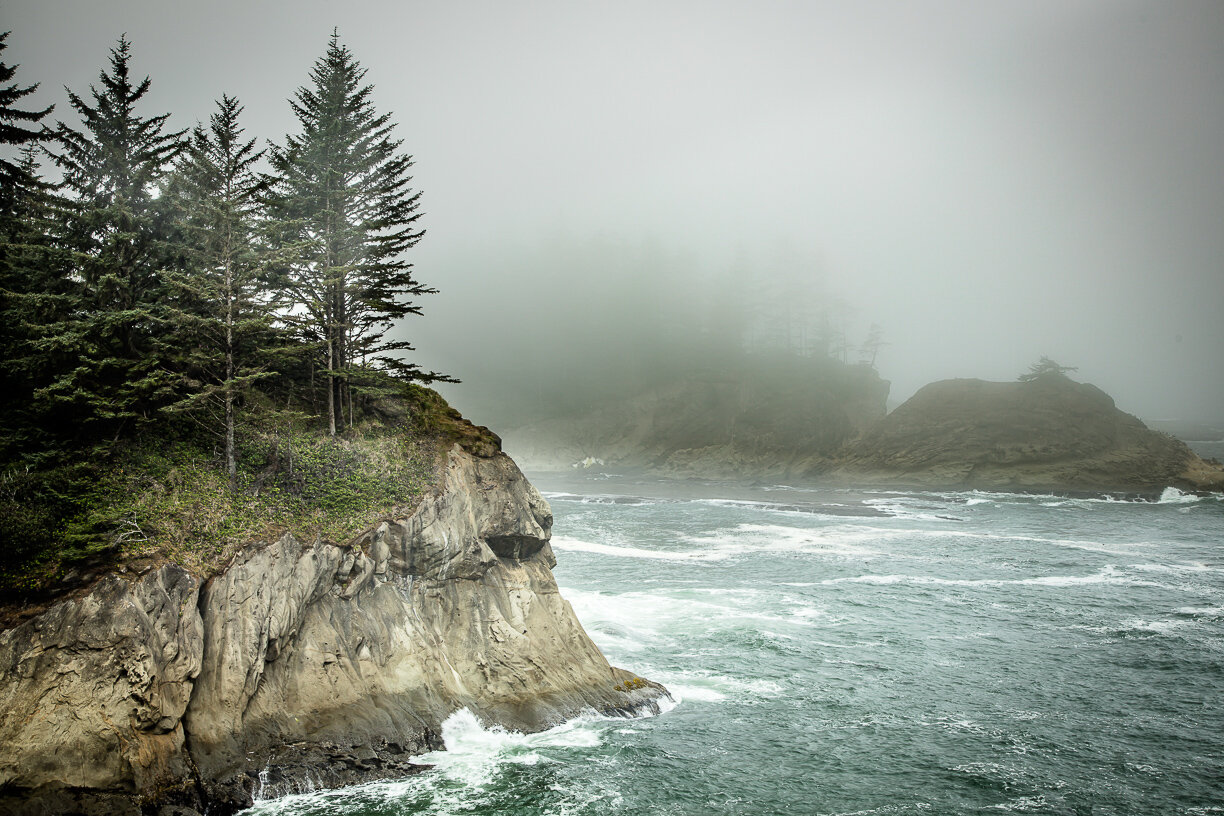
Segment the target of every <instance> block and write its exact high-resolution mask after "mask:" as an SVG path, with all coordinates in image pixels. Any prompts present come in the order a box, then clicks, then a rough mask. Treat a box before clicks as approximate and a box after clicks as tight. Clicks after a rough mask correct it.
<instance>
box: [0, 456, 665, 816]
mask: <svg viewBox="0 0 1224 816" xmlns="http://www.w3.org/2000/svg"><path fill="white" fill-rule="evenodd" d="M551 527H552V513H551V510H550V509H549V507H548V503H547V502H546V501H544V499H543V498H542V497H541V496H540V495H539V493H538V492H537V491H536V490H535V488H534V487H532V486H531V484H530V483H529V482H528V481H527V480H526V479H525V478H524V477H523V476H522V474H521V473H520V472H519V470H518V468H517V467H516V466H515V465H514V463H513V462H512V461H511V460H510V459H509V458H508V457H506V456H505V455H503V454H500V453H496V454H494V455H491V456H481V457H478V456H473V455H471V454H469V453H467V452H465V451H464V450H462V449H461V448H459V447H458V446H456V447H455V448H454V450H452V451H451V452H450V454H449V456H448V459H447V462H446V465H445V468H444V471H443V473H442V475H441V479H440V481H439V484H438V485H437V486H436V488H435V489H434V490H433V491H432V492H431V493H430V494H429V495H428V496H427V497H426V498H425V499H424V501H423V502H422V504H421V505H420V506H419V507H418V508H417V509H416V511H415V512H414V513H413V514H412V515H411V516H409V517H407V518H396V519H387V520H385V521H384V522H383V523H381V524H379V525H378V526H376V527H374V528H371V529H369V530H366V531H365V532H363V533H362V534H361V535H359V536H357V537H356V538H355V539H353V540H352V541H351V542H349V543H347V544H345V545H338V544H335V543H331V542H326V541H314V542H309V543H307V542H302V541H299V540H298V539H296V538H294V537H293V536H292V535H289V534H286V535H284V536H282V537H281V538H280V539H279V540H277V541H275V542H272V543H269V544H264V545H260V546H251V547H249V548H247V549H246V550H244V551H242V552H241V553H239V554H238V555H237V556H236V557H235V558H234V559H233V561H232V562H231V563H230V564H229V565H228V566H227V567H226V568H225V569H224V570H222V571H221V572H220V573H219V574H217V575H215V576H213V577H212V578H211V579H209V580H208V581H206V582H201V580H200V579H199V578H198V577H197V576H194V575H192V574H190V573H188V572H187V571H185V570H183V569H182V568H180V567H177V566H174V565H166V566H163V567H161V568H159V569H156V570H153V571H150V572H148V573H146V574H145V575H143V576H139V577H135V578H132V577H124V576H119V575H112V576H110V577H108V578H106V579H104V580H103V581H102V582H101V583H99V584H98V585H97V586H96V587H95V588H94V589H93V590H92V591H91V592H90V593H88V594H87V595H85V596H84V597H82V598H79V599H74V600H67V601H64V602H61V603H60V604H57V605H55V606H52V607H51V608H49V609H48V610H46V611H45V612H44V613H42V614H41V615H38V616H36V617H34V618H31V619H30V620H28V621H26V622H24V623H23V624H21V625H20V626H17V627H15V628H13V629H9V630H6V631H4V632H3V633H0V679H2V681H3V682H2V684H0V790H2V791H3V793H0V805H3V806H4V807H5V808H6V809H7V810H11V811H14V812H18V813H20V812H30V813H58V812H85V813H94V812H97V813H102V812H106V813H128V812H130V813H138V812H140V811H141V809H142V808H145V809H147V808H148V807H149V806H152V805H154V804H159V803H170V802H174V803H180V804H186V805H189V806H196V807H199V806H201V805H202V804H203V803H207V805H208V807H209V812H210V813H219V812H228V811H232V810H234V809H237V808H239V807H242V806H245V805H246V804H248V803H249V802H250V801H251V799H252V797H253V796H255V795H259V794H260V792H263V794H265V795H268V794H271V793H287V792H290V791H292V790H294V789H295V788H296V787H298V786H302V787H305V786H318V785H320V784H323V785H340V784H350V783H353V782H358V781H362V780H366V779H373V778H380V777H388V776H398V775H403V774H405V773H408V772H411V771H412V770H413V768H414V767H415V766H410V765H409V764H408V763H407V759H408V758H409V757H410V756H412V755H414V754H418V753H421V752H424V751H428V750H432V749H435V748H437V747H440V746H439V737H438V734H439V733H440V727H441V723H442V721H443V720H444V719H445V718H446V717H447V716H448V715H449V714H451V713H452V712H454V711H456V710H458V709H460V708H465V707H466V708H468V709H470V710H471V711H472V712H473V713H475V714H476V715H477V716H478V717H480V718H481V719H482V720H484V721H485V722H488V723H497V724H500V725H503V726H505V727H508V728H513V729H519V730H533V729H539V728H543V727H547V726H548V725H550V724H553V723H556V722H559V721H561V720H563V719H566V718H568V717H571V716H573V715H575V714H577V713H578V712H580V711H582V710H584V709H596V710H602V711H608V712H612V711H626V710H630V709H633V708H638V707H642V706H646V707H649V706H657V703H656V702H655V701H656V700H657V699H658V698H659V697H660V696H661V695H663V694H665V693H666V692H665V691H664V690H663V689H662V688H661V687H659V686H657V685H655V684H653V683H646V684H644V685H641V686H638V685H637V684H632V687H631V686H630V684H627V683H626V682H625V681H626V680H627V679H630V678H632V677H633V675H631V674H629V673H627V672H624V671H622V670H619V669H614V668H612V667H611V666H609V665H608V663H607V661H606V659H605V658H604V657H603V655H602V654H601V653H600V652H599V650H598V648H596V647H595V645H594V643H592V642H591V640H590V639H589V638H588V637H587V635H586V633H585V632H584V631H583V630H582V627H581V625H580V624H579V622H578V620H577V619H576V617H575V616H574V614H573V611H572V609H571V608H570V606H569V604H567V603H566V602H565V601H564V600H563V599H562V598H561V596H560V594H559V593H558V591H557V587H556V583H555V581H554V579H553V577H552V572H551V568H552V567H553V566H554V565H555V563H556V562H555V559H554V557H553V553H552V549H551V547H550V546H549V544H548V541H549V537H550V534H551ZM618 686H619V688H618ZM626 689H628V690H626Z"/></svg>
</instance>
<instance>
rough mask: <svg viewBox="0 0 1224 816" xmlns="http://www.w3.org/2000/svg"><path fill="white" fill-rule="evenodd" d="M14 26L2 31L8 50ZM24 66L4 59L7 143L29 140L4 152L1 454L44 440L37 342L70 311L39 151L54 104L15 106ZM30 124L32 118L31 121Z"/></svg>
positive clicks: (1, 76)
mask: <svg viewBox="0 0 1224 816" xmlns="http://www.w3.org/2000/svg"><path fill="white" fill-rule="evenodd" d="M8 35H9V32H4V33H3V34H0V51H3V50H4V49H5V48H6V47H7V42H6V40H7V39H8ZM17 67H18V66H15V65H12V66H10V65H8V64H6V63H4V62H0V83H5V84H3V85H2V86H0V145H14V146H17V145H19V146H21V151H20V159H19V161H17V162H11V161H8V160H6V159H3V158H0V347H3V349H4V354H3V355H0V383H2V384H3V385H2V386H0V414H2V415H3V416H4V417H5V428H6V430H5V433H4V434H3V436H2V438H0V457H3V458H4V459H5V460H9V459H11V458H13V457H14V456H15V455H17V454H28V453H30V452H31V451H34V450H36V449H38V448H39V447H44V446H45V445H43V444H42V443H44V441H45V440H44V437H45V432H46V430H47V429H46V422H45V421H44V420H45V419H46V418H44V417H40V416H37V415H35V414H33V413H32V411H31V401H32V400H31V398H32V395H33V392H34V389H35V388H36V387H38V386H40V385H43V384H45V377H46V372H47V371H49V370H50V369H51V367H52V363H53V361H52V360H51V359H50V358H49V357H48V356H47V355H46V354H45V353H43V352H42V351H41V350H40V349H39V348H37V347H36V346H35V341H36V340H37V339H39V337H40V335H41V332H42V327H43V326H44V325H45V324H46V323H48V322H54V321H55V319H56V318H57V316H58V315H59V314H62V308H61V307H62V306H63V303H62V300H63V298H62V292H61V291H59V289H60V287H59V286H58V285H57V284H58V283H59V282H60V281H62V280H63V279H64V277H65V276H64V272H63V270H64V268H65V267H64V263H63V261H64V258H63V254H62V253H61V252H59V251H57V248H56V247H55V246H54V244H53V242H52V241H51V240H50V238H49V236H48V233H49V231H50V220H49V216H50V214H51V212H52V209H53V206H54V202H55V197H54V195H53V193H52V185H50V184H49V183H47V182H46V181H44V180H42V178H41V176H40V173H39V166H38V156H39V151H40V148H41V145H42V143H43V142H44V141H46V139H47V138H48V134H47V131H46V129H45V128H43V127H41V125H40V126H39V127H38V129H34V127H32V126H34V125H39V123H40V122H41V120H42V119H43V118H44V117H46V116H47V115H48V114H49V113H50V112H51V111H52V109H53V108H54V106H49V107H46V108H43V109H42V110H33V111H31V110H22V109H20V108H17V107H15V105H17V104H18V103H19V102H20V100H21V99H23V98H24V97H26V96H28V95H29V94H31V93H33V92H34V91H35V90H36V89H37V88H38V85H37V84H35V85H28V86H25V87H22V86H20V85H19V84H18V83H16V82H13V81H12V80H13V78H14V77H15V76H16V72H17ZM25 125H29V126H25Z"/></svg>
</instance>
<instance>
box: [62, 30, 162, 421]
mask: <svg viewBox="0 0 1224 816" xmlns="http://www.w3.org/2000/svg"><path fill="white" fill-rule="evenodd" d="M130 60H131V46H130V44H129V43H128V41H127V39H126V38H120V40H119V43H118V45H117V46H116V47H115V48H113V49H112V50H111V54H110V70H109V71H103V72H102V73H101V74H100V76H99V82H100V85H94V86H91V87H90V93H89V95H88V97H83V96H81V95H78V94H76V93H74V92H72V91H69V92H68V101H69V104H70V105H71V106H72V108H73V109H74V110H75V111H76V112H77V114H78V115H79V116H80V118H81V122H82V127H81V128H80V129H77V128H75V127H72V126H70V125H68V124H65V123H63V122H58V123H57V126H56V128H55V141H56V142H57V143H58V149H57V150H56V151H55V152H53V153H52V159H53V161H54V162H55V164H56V165H58V166H59V168H60V170H61V171H62V172H63V185H62V186H63V190H64V191H65V192H66V193H67V194H68V197H67V206H66V207H65V210H64V212H63V217H62V218H61V219H60V224H59V227H60V229H59V235H58V236H57V238H58V239H59V240H60V241H61V242H62V243H63V245H64V246H66V247H67V248H68V249H70V250H71V251H72V253H73V258H74V266H75V269H74V271H73V272H72V280H71V283H72V286H71V287H70V289H71V293H72V296H73V297H74V298H75V303H74V304H73V307H72V308H71V309H70V310H69V311H68V314H67V315H66V316H65V318H64V319H63V320H62V321H61V322H60V323H59V324H58V325H54V326H50V327H48V329H49V331H48V332H47V335H46V337H45V338H44V341H43V346H44V348H46V349H48V350H49V351H50V350H55V351H57V352H59V353H61V354H62V355H66V356H68V357H70V358H72V359H73V362H72V364H70V365H68V366H66V367H65V368H64V369H62V370H60V371H57V372H56V375H55V377H54V380H53V381H52V382H51V383H50V384H49V385H48V386H47V387H46V388H44V389H42V390H41V392H40V396H41V397H42V398H44V399H45V400H46V401H47V402H48V403H49V404H50V405H53V406H65V405H67V406H71V408H72V409H73V410H74V411H75V412H76V413H77V415H78V416H79V418H80V421H81V422H82V423H84V424H85V425H91V424H101V425H103V426H105V427H107V428H111V429H113V430H119V429H121V428H122V427H123V426H124V425H125V424H128V423H130V422H132V421H135V420H147V419H150V418H152V416H153V415H154V412H155V411H156V410H157V408H158V407H159V406H160V405H162V404H164V403H165V401H166V400H167V399H168V398H169V396H170V394H171V389H172V377H170V376H169V375H168V372H167V371H166V370H165V366H164V365H163V353H164V344H165V342H166V337H165V332H164V329H165V325H164V319H163V318H164V314H163V312H164V304H165V296H166V285H165V276H164V275H163V273H162V270H163V269H164V268H165V267H166V266H167V265H168V264H169V261H170V257H171V255H172V251H173V250H172V247H171V246H170V244H169V240H168V239H169V235H170V215H171V214H170V212H169V208H168V207H167V206H166V203H165V202H164V201H163V200H161V199H160V197H159V193H160V185H161V183H162V181H163V180H164V178H165V176H166V174H167V172H168V171H169V170H170V167H171V162H172V161H173V160H174V158H175V157H176V156H177V155H178V153H179V151H180V150H181V148H182V136H183V131H167V129H166V120H167V119H168V118H169V114H161V115H157V116H143V115H141V114H140V113H139V112H138V109H137V107H138V103H140V101H141V100H142V98H143V97H144V95H145V94H146V93H147V92H148V90H149V79H148V77H145V78H144V79H143V80H141V81H139V82H133V79H132V75H131V69H130V66H129V61H130Z"/></svg>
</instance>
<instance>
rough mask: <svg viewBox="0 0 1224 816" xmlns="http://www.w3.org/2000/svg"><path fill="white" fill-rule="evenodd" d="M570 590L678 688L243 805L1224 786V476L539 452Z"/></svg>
mask: <svg viewBox="0 0 1224 816" xmlns="http://www.w3.org/2000/svg"><path fill="white" fill-rule="evenodd" d="M533 481H535V482H536V484H537V485H538V486H540V487H541V489H542V490H544V491H545V495H546V497H547V498H548V499H549V501H550V503H551V505H552V508H553V512H554V514H555V518H556V521H555V525H554V528H553V534H554V539H553V547H554V550H555V551H556V554H557V560H558V564H557V568H556V571H555V574H556V577H557V580H558V582H559V584H560V585H561V591H562V595H563V596H564V597H565V598H567V599H568V600H569V601H570V603H571V604H572V605H573V607H574V609H575V611H576V612H577V614H578V617H579V619H580V620H581V621H582V623H583V625H584V626H585V627H586V629H587V631H588V633H589V634H590V635H591V637H592V638H593V639H594V640H595V642H596V643H597V644H598V645H599V646H600V648H601V649H602V650H603V651H604V653H605V654H606V655H607V656H608V658H609V659H610V660H611V661H612V663H613V664H614V665H619V666H622V667H624V668H628V669H630V670H632V671H635V672H637V673H638V674H640V675H641V676H643V677H648V678H650V679H652V680H657V681H659V682H661V683H663V684H665V685H666V686H667V687H668V688H669V689H670V690H671V692H672V694H673V696H674V698H675V699H674V702H673V703H670V704H669V705H668V706H666V707H665V709H666V710H665V711H664V713H662V714H660V715H657V716H653V717H645V718H640V719H614V718H605V717H600V716H596V715H590V716H585V717H579V718H578V719H575V720H573V721H571V722H567V723H565V724H564V725H561V726H559V727H557V728H554V729H552V730H550V731H546V732H544V733H540V734H530V735H523V734H515V733H507V732H503V731H500V730H498V729H485V728H482V727H481V726H480V724H479V723H478V722H477V721H476V720H475V718H473V717H472V716H471V714H470V713H468V712H466V711H460V712H457V713H456V714H454V715H453V716H452V717H451V718H450V719H449V720H448V721H447V722H446V724H445V727H444V738H445V742H446V746H447V750H446V751H444V752H437V753H434V754H430V755H427V756H424V757H422V758H421V761H422V762H424V763H428V764H432V765H434V768H433V769H432V770H430V771H427V772H425V773H422V774H420V775H417V776H413V777H411V778H408V779H405V780H402V781H394V782H383V783H375V784H369V785H363V786H359V787H354V788H347V789H343V790H338V791H327V792H319V793H309V794H303V795H298V796H290V797H286V798H282V799H278V800H271V801H265V802H259V803H257V804H256V806H255V807H254V808H252V809H251V810H250V811H248V813H250V814H261V815H263V814H294V815H295V816H296V815H298V814H301V815H303V816H304V815H305V814H312V815H315V814H317V815H318V816H324V814H326V815H327V816H333V815H338V814H348V815H350V816H357V815H358V814H362V815H367V814H368V815H372V814H380V815H381V814H387V815H388V816H389V815H390V814H490V815H492V814H499V815H501V814H505V815H507V816H508V815H510V814H541V815H543V814H553V815H555V816H562V815H564V816H579V814H592V815H593V814H601V815H602V814H626V815H627V816H636V814H685V815H687V814H693V816H700V815H702V814H745V816H747V815H748V814H751V815H752V816H766V815H767V814H932V815H934V814H990V813H1052V814H1076V815H1077V816H1082V815H1083V814H1093V816H1104V815H1105V814H1162V815H1163V814H1187V815H1189V814H1195V815H1196V816H1197V815H1199V814H1212V813H1220V814H1224V549H1222V543H1224V541H1222V540H1224V497H1218V496H1217V497H1209V498H1199V497H1195V496H1189V495H1184V494H1181V493H1179V492H1177V491H1176V490H1172V489H1170V490H1166V491H1165V493H1164V495H1163V496H1162V497H1161V498H1160V500H1159V501H1123V500H1118V499H1115V498H1109V497H1103V496H1102V497H1092V496H1086V497H1066V496H1056V495H1021V494H1008V493H984V492H896V491H850V490H832V489H807V488H797V487H792V486H786V485H757V486H746V485H735V484H726V483H699V482H689V483H675V482H661V481H656V480H652V479H644V478H629V477H623V476H616V475H614V474H595V473H589V472H585V471H583V472H576V473H575V474H573V475H571V476H567V477H566V478H564V479H562V478H557V477H552V478H550V477H546V476H541V477H538V478H533Z"/></svg>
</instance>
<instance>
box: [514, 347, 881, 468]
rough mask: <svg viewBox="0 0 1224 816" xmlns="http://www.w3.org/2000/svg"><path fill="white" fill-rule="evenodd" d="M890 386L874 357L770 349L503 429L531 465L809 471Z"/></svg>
mask: <svg viewBox="0 0 1224 816" xmlns="http://www.w3.org/2000/svg"><path fill="white" fill-rule="evenodd" d="M888 389H889V384H888V381H887V380H883V379H881V378H880V375H879V374H878V373H877V372H876V371H875V369H873V368H871V367H869V366H865V365H845V364H843V363H841V362H839V361H836V360H832V359H829V358H796V357H781V356H779V357H774V358H768V357H766V358H764V359H761V360H758V361H756V362H755V364H753V362H752V361H751V360H744V361H739V364H729V365H728V366H727V367H726V368H725V369H723V370H718V371H705V372H701V373H695V374H692V375H688V376H684V377H681V378H677V379H675V380H674V381H672V382H670V383H668V384H666V385H663V386H660V387H655V388H650V389H646V390H643V391H641V392H639V393H636V394H633V395H631V396H628V397H626V398H624V399H622V400H619V401H615V402H608V403H606V404H603V405H600V406H598V407H596V408H593V409H589V410H585V411H580V412H576V413H574V414H571V415H570V416H564V417H559V418H550V419H546V420H542V421H537V422H533V423H530V424H526V425H522V426H519V427H517V428H511V429H510V430H508V431H506V432H505V433H504V434H503V438H504V439H505V441H506V447H507V450H509V451H510V452H511V453H512V454H513V456H514V458H515V461H517V462H519V463H520V464H521V465H522V466H523V467H524V468H526V469H528V470H531V469H535V470H546V471H547V470H551V471H556V470H568V469H569V468H570V467H571V466H572V465H578V466H584V465H586V466H589V465H591V464H594V463H597V462H599V463H602V464H605V465H607V466H615V467H618V468H635V469H643V470H647V471H650V472H653V473H657V474H660V475H664V476H672V477H677V478H687V477H694V478H717V479H737V478H743V477H746V476H747V477H754V478H755V477H761V478H776V479H788V478H790V479H803V478H809V477H811V476H812V475H814V474H817V473H819V472H821V471H822V470H823V469H825V468H826V467H827V466H828V463H829V462H830V461H831V458H832V457H833V456H834V455H835V454H836V453H837V451H839V450H840V449H841V448H842V447H843V446H844V445H845V444H846V443H847V442H849V441H850V440H852V439H855V438H857V437H859V436H861V435H862V434H863V433H865V432H866V431H867V430H868V429H869V428H871V427H873V426H874V425H875V424H876V423H877V422H879V421H880V420H882V419H883V418H884V414H885V410H886V408H885V404H886V402H887V399H888Z"/></svg>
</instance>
